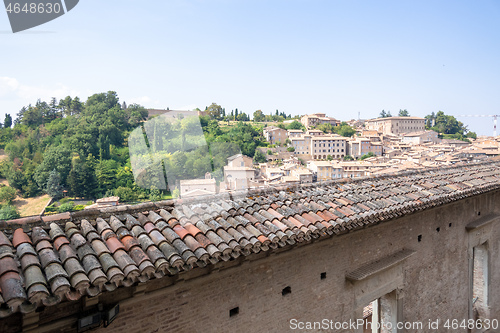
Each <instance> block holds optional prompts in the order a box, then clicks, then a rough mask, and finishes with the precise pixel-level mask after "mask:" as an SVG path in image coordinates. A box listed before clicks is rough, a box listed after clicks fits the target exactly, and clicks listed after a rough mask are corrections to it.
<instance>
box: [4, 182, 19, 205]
mask: <svg viewBox="0 0 500 333" xmlns="http://www.w3.org/2000/svg"><path fill="white" fill-rule="evenodd" d="M16 196H17V195H16V189H15V188H13V187H10V186H2V187H1V188H0V202H3V203H7V204H9V205H10V204H11V203H12V201H13V200H14V199H15V198H16Z"/></svg>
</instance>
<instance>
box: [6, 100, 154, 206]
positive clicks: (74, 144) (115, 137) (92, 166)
mask: <svg viewBox="0 0 500 333" xmlns="http://www.w3.org/2000/svg"><path fill="white" fill-rule="evenodd" d="M147 115H148V112H147V110H146V109H144V108H143V107H141V106H139V105H136V104H132V105H129V106H128V107H126V108H122V106H121V105H120V104H119V102H118V96H117V95H116V93H115V92H112V91H110V92H107V93H100V94H95V95H92V96H90V97H89V98H88V99H87V101H86V102H85V103H82V102H81V101H80V100H79V98H78V97H75V98H71V97H69V96H68V97H66V98H65V99H62V100H61V101H59V103H57V102H56V100H55V99H52V100H51V102H50V103H46V102H43V101H40V100H39V101H37V103H36V104H35V106H32V105H29V106H27V107H23V108H22V109H21V111H20V112H19V113H18V116H17V118H16V119H15V121H14V128H8V127H7V128H2V129H0V146H4V147H5V151H6V153H7V154H8V156H9V159H8V160H6V161H3V162H2V163H1V166H0V172H1V173H2V176H4V177H5V178H7V180H8V181H9V184H10V185H11V186H12V187H14V188H16V189H18V190H19V191H20V193H21V195H23V196H24V197H31V196H35V195H38V194H41V193H42V192H43V191H45V192H47V193H49V194H50V195H51V196H55V197H60V196H61V192H62V189H67V190H68V192H69V194H72V195H75V196H80V197H88V198H96V197H100V196H102V195H104V193H105V192H106V191H107V190H108V189H114V188H116V187H117V184H118V183H120V182H123V179H128V180H130V179H132V180H133V175H132V172H131V169H130V161H129V156H128V147H127V141H126V139H127V137H128V133H129V132H130V131H131V130H132V129H134V128H136V127H137V126H138V125H139V124H140V123H141V122H142V121H144V120H145V119H146V117H147ZM104 180H106V181H104ZM97 181H102V182H99V186H97V184H98V183H97ZM127 185H128V186H130V187H131V188H133V189H134V190H135V191H141V189H139V188H138V187H137V186H135V185H134V184H133V181H132V182H129V183H128V184H127Z"/></svg>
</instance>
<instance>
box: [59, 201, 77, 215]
mask: <svg viewBox="0 0 500 333" xmlns="http://www.w3.org/2000/svg"><path fill="white" fill-rule="evenodd" d="M74 208H75V203H74V202H73V201H70V202H65V203H63V204H61V205H60V206H59V207H57V211H58V212H59V213H64V212H71V211H73V209H74Z"/></svg>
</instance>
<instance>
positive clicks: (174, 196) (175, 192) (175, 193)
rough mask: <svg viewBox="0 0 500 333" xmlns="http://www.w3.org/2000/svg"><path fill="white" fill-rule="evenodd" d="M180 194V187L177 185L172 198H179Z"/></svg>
mask: <svg viewBox="0 0 500 333" xmlns="http://www.w3.org/2000/svg"><path fill="white" fill-rule="evenodd" d="M179 195H180V191H179V189H178V188H177V187H176V188H175V189H174V190H173V191H172V198H174V199H177V198H178V197H179Z"/></svg>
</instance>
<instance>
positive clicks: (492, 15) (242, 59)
mask: <svg viewBox="0 0 500 333" xmlns="http://www.w3.org/2000/svg"><path fill="white" fill-rule="evenodd" d="M499 31H500V2H498V1H492V0H481V1H460V0H455V1H435V0H434V1H405V0H397V1H357V0H352V1H348V0H326V1H320V0H263V1H262V0H249V1H245V0H210V1H208V0H169V1H138V0H120V1H118V0H106V1H97V0H82V1H80V2H79V4H78V5H77V6H76V7H75V8H74V9H73V10H71V11H70V12H68V13H66V14H65V15H63V16H61V17H59V18H57V19H55V20H53V21H51V22H48V23H46V24H44V25H41V26H38V27H35V28H33V29H30V30H27V31H25V32H19V33H16V34H13V33H12V31H11V29H10V25H9V20H8V17H7V13H6V12H5V11H4V10H1V9H0V117H1V118H0V122H1V121H3V118H4V114H5V113H10V114H11V115H13V116H14V115H15V114H17V112H18V111H19V110H20V109H21V108H22V107H23V106H25V105H28V104H30V103H32V104H35V103H36V100H37V99H38V98H40V99H42V100H47V101H49V100H50V98H51V97H56V98H58V99H60V98H63V97H65V96H68V95H70V96H73V97H74V96H79V97H80V98H81V99H82V100H85V99H86V98H87V97H88V96H90V95H92V94H94V93H100V92H106V91H110V90H112V91H116V92H117V93H118V96H119V97H120V100H121V101H125V102H126V103H127V104H130V103H139V104H141V105H143V106H145V107H146V108H161V109H166V108H167V107H168V108H170V109H193V108H195V107H199V108H200V109H204V108H205V106H208V105H210V104H211V103H212V102H215V103H217V104H220V105H222V106H223V107H224V108H225V109H226V111H230V110H232V109H235V108H238V110H241V111H244V112H246V113H250V114H253V112H254V111H255V110H258V109H260V110H262V111H263V112H264V113H266V114H269V113H271V112H272V113H274V112H275V110H276V109H278V110H279V111H280V112H282V111H284V112H285V113H287V114H292V115H296V114H310V113H316V112H321V113H326V114H327V115H329V116H332V117H335V118H337V119H341V120H349V119H354V118H356V119H357V118H358V114H359V115H360V118H362V119H369V118H376V117H377V116H378V115H379V113H380V111H381V110H385V111H391V113H392V114H393V115H395V114H397V112H398V110H399V109H407V110H408V111H409V112H410V114H411V115H412V116H421V117H424V116H425V115H428V114H430V113H431V112H437V111H439V110H442V111H444V112H445V113H446V114H451V115H454V116H459V115H494V114H500V109H499V106H500V103H499V102H500V89H499V88H500V62H499V61H500V34H499ZM14 117H15V116H14ZM457 119H458V120H460V121H462V122H464V123H465V124H467V125H468V127H469V129H470V130H472V131H474V132H476V133H477V134H479V135H491V134H492V132H493V121H492V118H491V117H485V118H480V117H477V118H476V117H469V118H467V117H457Z"/></svg>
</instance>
